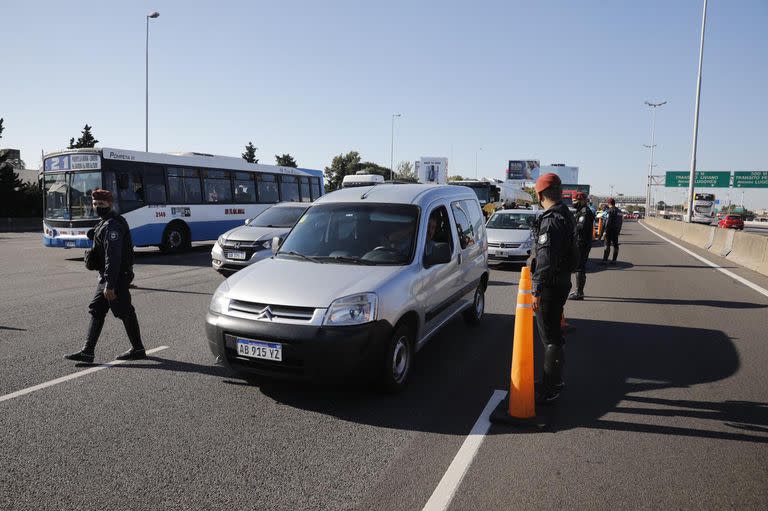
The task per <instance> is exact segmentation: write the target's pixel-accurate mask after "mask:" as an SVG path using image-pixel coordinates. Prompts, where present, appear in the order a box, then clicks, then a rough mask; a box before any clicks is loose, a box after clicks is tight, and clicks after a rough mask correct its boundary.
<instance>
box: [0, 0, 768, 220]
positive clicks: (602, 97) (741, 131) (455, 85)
mask: <svg viewBox="0 0 768 511" xmlns="http://www.w3.org/2000/svg"><path fill="white" fill-rule="evenodd" d="M701 7H702V1H701V0H676V1H673V2H670V1H644V2H636V1H619V0H616V1H611V2H598V1H590V0H579V1H541V2H530V1H514V0H505V1H482V0H478V1H462V2H451V1H447V0H440V1H434V2H433V1H429V2H427V1H415V0H411V1H400V0H396V1H391V0H390V1H387V2H367V1H362V2H361V1H359V0H357V1H335V0H326V1H323V2H318V1H314V0H313V1H289V0H282V1H274V0H272V1H269V2H263V1H237V2H235V1H226V0H222V1H218V2H206V3H205V5H198V2H189V1H177V0H155V1H153V2H144V1H132V2H104V1H100V2H85V1H75V0H71V1H67V2H58V1H36V0H25V1H24V2H20V1H16V2H2V4H0V19H2V20H3V22H2V25H3V44H2V47H3V51H2V57H1V61H2V66H3V73H2V77H1V78H0V117H4V118H5V126H6V131H5V136H4V138H3V141H2V145H3V146H5V147H17V148H20V149H21V150H22V157H23V158H24V159H25V160H26V161H27V163H28V165H29V166H37V164H38V162H39V154H40V151H41V149H42V150H45V151H51V150H54V149H58V148H61V147H64V146H65V145H66V143H67V141H68V140H69V138H70V137H72V136H78V135H79V132H80V129H81V128H82V126H83V124H84V123H86V122H87V123H89V124H91V125H92V126H93V127H94V133H95V135H96V137H97V138H98V139H99V140H100V141H101V144H100V145H108V146H112V147H120V148H128V149H139V150H140V149H143V147H144V37H145V21H144V20H145V18H144V16H145V15H146V14H147V13H148V12H151V11H152V10H158V11H160V13H161V16H160V18H159V19H157V20H152V23H151V28H150V30H151V33H150V52H151V54H150V150H153V151H158V152H165V151H179V150H187V151H203V152H210V153H216V154H224V155H235V156H239V155H240V153H241V152H242V149H243V145H245V144H246V143H247V142H248V141H249V140H252V141H253V142H254V144H255V145H256V146H257V147H259V153H258V154H259V156H260V158H261V160H262V162H265V163H273V162H274V154H276V153H283V152H289V153H291V154H292V155H294V156H295V158H296V159H297V161H298V163H299V164H300V165H301V166H305V167H311V168H323V167H325V166H326V165H328V164H329V163H330V160H331V158H332V157H333V156H334V155H336V154H339V153H341V152H346V151H349V150H357V151H359V152H360V153H361V154H362V156H363V158H364V159H367V160H371V161H374V162H377V163H380V164H382V165H387V166H388V165H389V151H390V119H391V114H392V113H395V112H397V113H402V114H403V117H402V118H401V119H398V121H397V124H396V133H395V137H396V140H395V161H396V162H397V161H401V160H414V159H416V158H418V157H419V156H447V157H449V158H450V163H449V168H450V171H451V173H461V174H463V175H469V176H473V175H474V168H475V153H476V151H477V149H478V148H479V147H482V148H483V149H482V151H480V152H479V156H478V161H479V174H480V175H481V176H498V177H501V175H502V171H503V169H504V167H505V165H506V161H507V160H509V159H520V158H537V159H540V160H541V161H542V163H544V164H548V163H553V162H563V163H566V164H570V165H578V166H579V167H580V168H581V181H582V182H584V183H590V184H592V186H593V190H594V191H597V192H607V191H608V190H609V185H614V187H615V190H616V192H623V193H626V194H630V193H639V194H642V193H644V188H645V175H646V172H647V166H648V153H647V150H646V149H644V148H643V147H642V144H648V143H650V113H649V111H648V109H647V107H645V106H644V105H643V101H644V100H646V99H650V100H668V101H669V103H668V104H667V105H665V106H664V107H662V108H661V109H659V112H658V118H657V130H656V142H657V144H658V148H657V157H656V162H657V163H658V165H659V166H658V167H657V169H656V170H657V172H659V173H661V172H663V171H665V170H687V169H688V167H689V161H690V152H691V131H692V124H693V106H694V91H695V80H696V66H697V59H698V49H699V31H700V23H701ZM766 26H768V2H766V0H732V1H730V0H729V1H725V0H712V1H710V6H709V13H708V25H707V40H706V47H705V55H704V57H705V60H704V82H703V92H702V107H701V128H700V136H699V158H698V163H699V169H700V170H768V163H766V161H767V160H768V149H767V148H768V143H766V142H767V141H768V136H767V135H768V129H766V119H767V118H768V101H766V100H767V99H768V98H767V97H766V96H767V93H766V90H768V32H767V31H766ZM666 193H667V195H668V196H669V197H674V196H675V195H674V194H671V193H669V192H666ZM716 193H718V195H719V196H721V197H725V194H726V191H725V190H716ZM737 193H739V194H740V192H737ZM678 195H679V193H678ZM659 197H660V198H662V197H665V195H664V193H661V194H660V195H659ZM746 202H747V205H748V206H751V207H768V190H766V191H760V192H747V200H746Z"/></svg>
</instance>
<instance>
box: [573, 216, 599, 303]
mask: <svg viewBox="0 0 768 511" xmlns="http://www.w3.org/2000/svg"><path fill="white" fill-rule="evenodd" d="M594 223H595V214H594V213H593V212H592V209H591V208H590V207H589V206H587V205H586V204H584V205H583V206H582V207H580V208H579V210H578V211H576V230H575V232H574V235H575V236H576V244H577V245H578V247H579V261H578V263H577V265H576V293H575V295H574V297H576V298H579V297H583V296H584V285H585V284H586V283H587V260H588V259H589V251H590V250H591V249H592V235H593V226H594Z"/></svg>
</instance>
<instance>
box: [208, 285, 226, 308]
mask: <svg viewBox="0 0 768 511" xmlns="http://www.w3.org/2000/svg"><path fill="white" fill-rule="evenodd" d="M227 293H229V284H227V281H226V280H225V281H224V282H222V283H221V284H220V285H219V287H218V288H216V292H215V293H213V298H211V305H210V306H209V308H210V309H211V312H216V313H218V314H224V313H225V312H227V311H228V310H229V297H228V296H227Z"/></svg>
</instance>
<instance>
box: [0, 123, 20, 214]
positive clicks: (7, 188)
mask: <svg viewBox="0 0 768 511" xmlns="http://www.w3.org/2000/svg"><path fill="white" fill-rule="evenodd" d="M2 123H3V119H0V138H2V136H3V131H4V130H5V128H4V127H3V124H2ZM14 152H15V151H14ZM10 155H11V151H9V150H0V217H10V216H18V215H19V206H20V205H21V204H22V201H23V193H24V188H25V185H24V183H23V182H22V180H21V179H19V174H17V173H16V166H18V165H19V162H21V160H16V159H13V160H11V159H10ZM21 165H22V168H23V163H21Z"/></svg>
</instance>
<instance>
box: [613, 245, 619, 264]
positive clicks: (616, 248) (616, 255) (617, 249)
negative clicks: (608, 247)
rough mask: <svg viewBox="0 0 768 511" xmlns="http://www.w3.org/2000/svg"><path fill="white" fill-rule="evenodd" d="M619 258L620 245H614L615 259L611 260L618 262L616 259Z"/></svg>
mask: <svg viewBox="0 0 768 511" xmlns="http://www.w3.org/2000/svg"><path fill="white" fill-rule="evenodd" d="M618 258H619V247H613V260H612V261H611V263H612V264H616V259H618Z"/></svg>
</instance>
